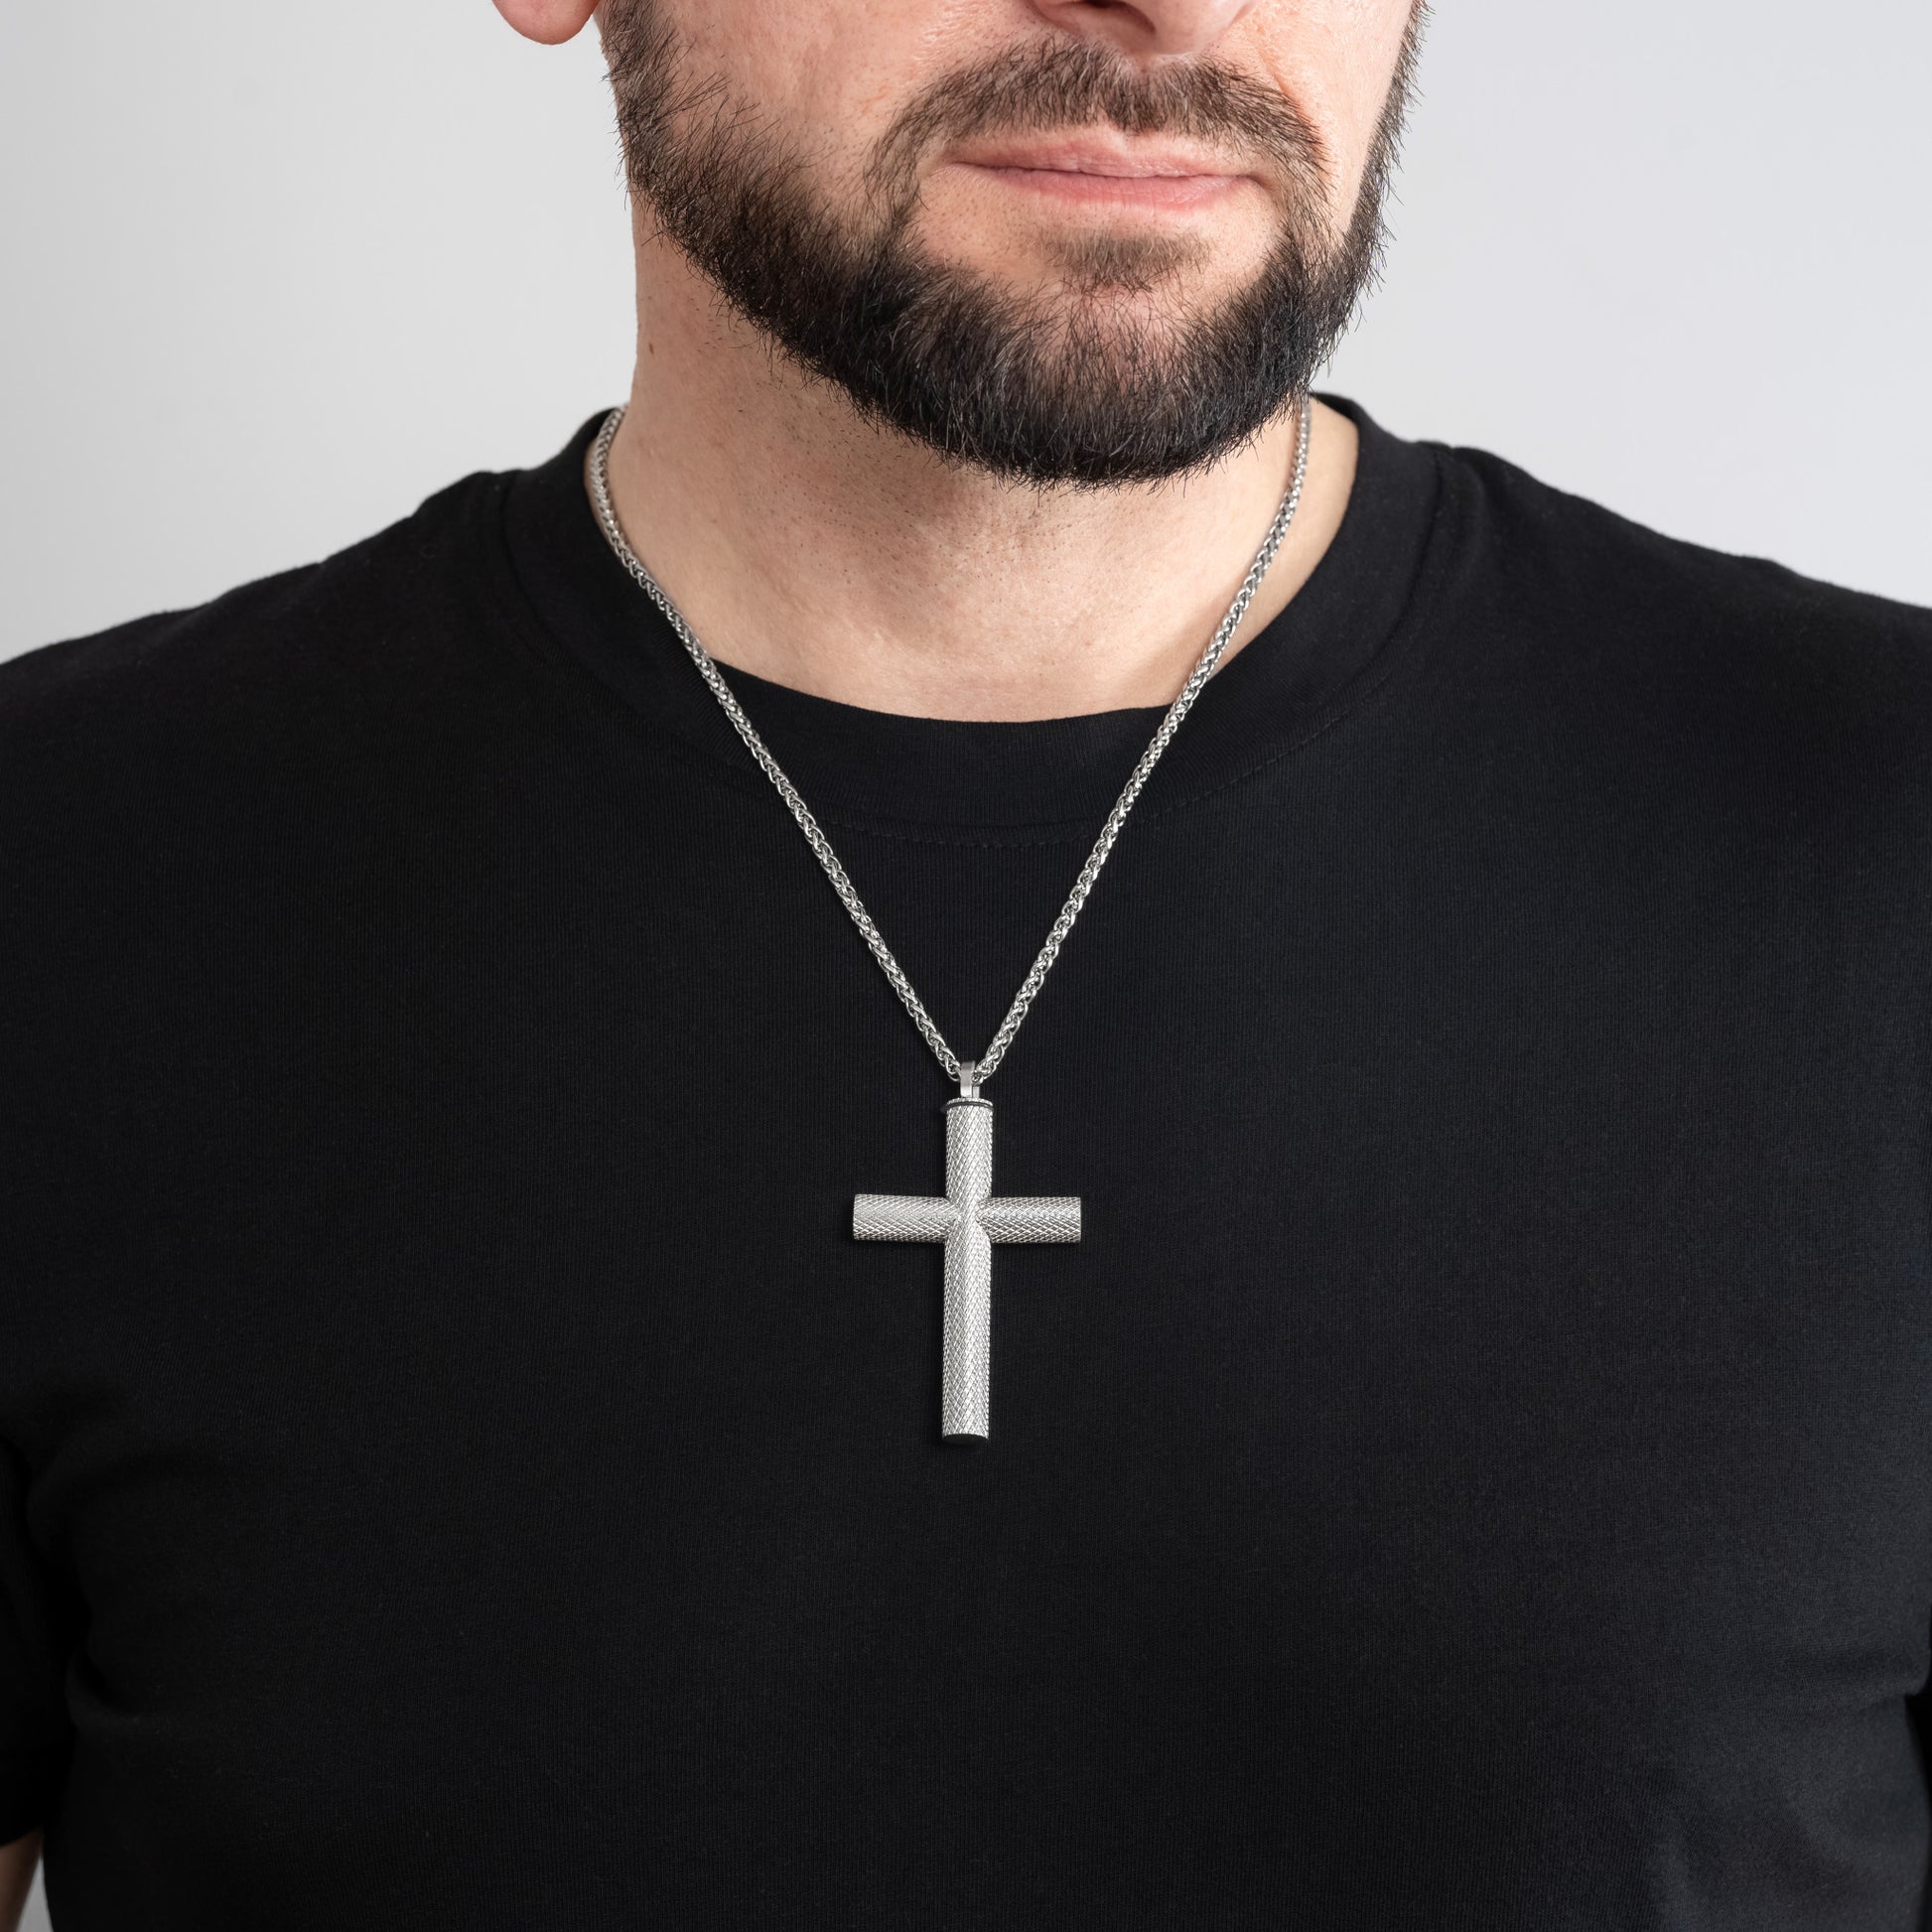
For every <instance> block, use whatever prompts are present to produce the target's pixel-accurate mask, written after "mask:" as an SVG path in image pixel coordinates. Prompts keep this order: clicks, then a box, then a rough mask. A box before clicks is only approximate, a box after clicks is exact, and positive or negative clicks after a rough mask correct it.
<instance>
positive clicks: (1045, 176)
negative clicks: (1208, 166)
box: [969, 163, 1246, 209]
mask: <svg viewBox="0 0 1932 1932" xmlns="http://www.w3.org/2000/svg"><path fill="white" fill-rule="evenodd" d="M969 165H971V166H972V167H973V170H974V172H975V173H976V174H981V175H987V176H990V177H991V178H992V179H993V180H995V181H1001V182H1005V183H1007V184H1008V185H1009V186H1010V187H1013V188H1021V189H1025V190H1026V191H1027V192H1028V193H1029V194H1034V195H1039V196H1043V197H1044V198H1045V199H1046V200H1047V201H1051V202H1066V203H1071V204H1073V205H1075V206H1077V207H1119V208H1150V209H1165V208H1173V209H1186V208H1195V207H1206V206H1207V205H1208V204H1210V203H1213V202H1217V201H1219V200H1220V199H1221V198H1222V197H1223V196H1225V195H1227V194H1230V193H1231V192H1232V191H1233V190H1234V189H1235V188H1237V187H1238V186H1239V185H1240V184H1241V183H1242V182H1243V181H1244V180H1245V179H1246V177H1245V176H1242V175H1090V174H1085V173H1081V172H1078V171H1076V170H1074V169H1071V168H1003V167H988V166H985V165H983V164H977V163H975V164H969Z"/></svg>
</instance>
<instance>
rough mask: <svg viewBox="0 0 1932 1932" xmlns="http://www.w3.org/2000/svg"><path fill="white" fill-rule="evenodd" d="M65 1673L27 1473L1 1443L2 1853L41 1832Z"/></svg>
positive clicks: (60, 1729)
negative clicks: (36, 1545) (31, 1532)
mask: <svg viewBox="0 0 1932 1932" xmlns="http://www.w3.org/2000/svg"><path fill="white" fill-rule="evenodd" d="M64 1682H65V1669H64V1665H63V1659H62V1652H61V1646H60V1642H59V1637H58V1621H57V1618H56V1614H55V1591H54V1589H53V1587H52V1581H51V1579H50V1578H49V1576H48V1574H47V1571H46V1566H45V1565H44V1564H43V1563H42V1562H41V1561H40V1559H39V1558H38V1556H36V1554H35V1552H34V1549H33V1546H32V1543H31V1542H30V1541H29V1538H28V1535H27V1468H26V1464H25V1463H24V1462H23V1461H22V1459H21V1457H20V1456H19V1454H18V1453H17V1452H16V1451H15V1450H14V1449H13V1448H12V1447H11V1446H10V1445H8V1444H6V1443H0V1845H10V1844H12V1843H13V1841H14V1840H15V1839H17V1838H20V1837H22V1836H23V1835H24V1834H26V1833H28V1832H31V1831H32V1830H33V1829H34V1827H35V1826H36V1825H40V1824H44V1823H45V1822H46V1820H47V1818H48V1816H49V1815H50V1813H51V1812H52V1811H53V1808H54V1799H55V1794H56V1792H57V1789H58V1787H59V1781H60V1778H61V1775H62V1772H63V1769H64V1767H65V1764H66V1761H67V1756H68V1750H69V1725H68V1716H67V1699H66V1695H65V1692H64V1689H63V1685H64Z"/></svg>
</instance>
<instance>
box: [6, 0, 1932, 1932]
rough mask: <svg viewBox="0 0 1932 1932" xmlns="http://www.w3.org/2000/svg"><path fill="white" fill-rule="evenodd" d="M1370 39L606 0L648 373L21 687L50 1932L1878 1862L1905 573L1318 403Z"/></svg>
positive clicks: (16, 950)
mask: <svg viewBox="0 0 1932 1932" xmlns="http://www.w3.org/2000/svg"><path fill="white" fill-rule="evenodd" d="M497 4H498V6H499V9H500V11H501V12H502V13H503V14H504V15H505V16H506V17H507V18H508V20H509V21H510V22H511V24H512V25H513V26H515V27H517V28H518V29H520V30H521V31H522V32H523V33H525V34H527V35H529V36H531V37H532V38H535V39H538V40H548V41H557V40H562V39H566V38H568V37H569V36H570V35H572V34H574V33H577V32H579V31H581V30H583V29H584V28H586V27H587V26H588V25H589V24H590V22H591V19H592V17H593V9H592V5H591V0H497ZM1419 11H1420V10H1419V9H1416V8H1412V4H1411V0H981V4H976V5H970V6H968V5H961V4H940V3H939V0H897V4H894V5H888V4H885V3H884V0H797V3H796V4H793V5H790V6H786V7H781V8H774V7H770V6H768V5H764V4H761V3H760V0H605V4H604V6H603V7H602V8H601V9H599V10H598V12H597V26H598V30H599V31H600V32H601V33H602V35H603V37H604V45H605V49H606V53H607V57H608V61H609V65H610V69H611V75H612V80H613V84H614V87H615V89H616V97H617V102H618V108H619V120H620V126H621V134H622V139H623V148H624V154H625V157H626V162H627V167H628V173H629V179H630V183H631V186H632V190H633V200H634V206H635V210H636V230H635V234H636V253H637V299H638V353H637V362H636V377H635V382H634V386H633V388H632V390H631V393H630V396H629V398H628V402H627V405H626V406H625V407H624V408H623V409H622V410H621V411H612V412H611V413H609V414H608V415H605V414H600V415H599V416H598V417H595V418H593V419H592V420H591V421H589V422H587V423H585V424H584V425H583V426H582V428H580V429H579V430H578V431H577V432H576V433H575V435H573V436H571V437H570V438H569V440H568V441H567V442H566V443H565V444H564V446H563V447H562V449H561V450H560V451H559V452H558V454H557V455H556V456H555V457H554V459H552V460H551V461H549V462H547V463H545V464H544V465H542V466H541V467H540V468H536V469H532V470H529V471H525V472H517V473H512V474H504V475H487V476H475V477H471V478H468V479H466V480H465V481H463V482H460V483H456V484H454V485H453V486H452V487H450V488H448V489H446V490H444V491H443V492H442V493H441V494H439V495H437V496H434V497H432V498H431V499H430V500H429V501H428V502H426V503H425V504H424V505H423V506H422V508H421V509H420V510H419V511H418V512H417V513H416V514H415V515H414V516H412V517H411V518H409V519H408V520H407V521H405V522H404V523H402V524H400V525H398V526H397V527H395V528H393V529H391V530H388V531H385V532H383V533H382V534H380V535H378V536H375V537H373V538H371V539H370V540H368V541H367V542H365V543H362V544H360V545H358V546H356V547H355V548H353V549H350V550H348V551H345V553H343V554H342V555H340V556H337V557H334V558H331V559H329V560H328V561H326V562H324V563H322V564H319V565H316V566H314V567H312V568H308V569H304V570H299V571H295V572H292V573H289V574H287V575H285V576H281V577H277V578H274V579H271V580H269V581H267V582H264V583H259V584H255V585H251V586H248V587H246V588H244V589H241V590H237V591H235V592H233V593H232V594H231V595H229V596H227V597H224V598H222V599H220V600H218V601H217V602H215V603H213V604H211V605H209V606H207V607H206V608H205V609H202V610H197V611H192V612H188V613H184V614H177V615H172V616H167V617H158V618H154V619H150V620H146V621H140V622H136V623H133V624H129V625H125V626H123V627H121V628H119V629H116V630H113V631H109V632H107V633H105V634H102V635H99V636H95V637H90V638H85V639H80V640H77V641H70V642H67V643H63V644H58V645H55V646H52V647H49V648H46V649H43V650H40V651H36V652H33V653H31V654H29V655H28V656H26V657H24V658H22V659H19V660H17V661H15V662H14V663H12V664H9V665H8V666H7V667H6V668H5V670H4V671H0V828H4V839H0V903H4V905H5V906H6V908H7V913H8V920H9V929H10V930H11V932H12V933H13V934H14V936H15V943H13V944H12V945H10V946H9V947H8V948H7V949H6V953H5V958H4V964H3V965H0V989H4V991H3V992H0V1173H4V1174H5V1175H6V1177H7V1188H6V1194H5V1200H4V1206H0V1276H3V1278H4V1282H5V1298H4V1303H0V1505H3V1507H0V1580H3V1581H4V1585H5V1588H4V1592H0V1612H3V1613H0V1840H3V1841H11V1849H10V1850H9V1852H8V1853H7V1854H6V1860H7V1864H8V1870H9V1883H10V1885H11V1886H12V1888H13V1889H14V1890H15V1891H17V1890H18V1889H19V1888H21V1887H22V1886H24V1883H25V1881H26V1878H27V1875H28V1874H29V1873H30V1871H31V1869H32V1868H33V1863H34V1860H35V1858H36V1856H37V1853H38V1850H39V1848H40V1846H41V1843H42V1841H43V1838H44V1843H45V1851H46V1862H47V1872H48V1878H49V1889H50V1897H51V1900H52V1905H53V1911H54V1916H55V1919H56V1922H57V1924H58V1925H59V1927H60V1928H61V1932H105V1928H109V1927H113V1928H121V1927H130V1926H137V1925H138V1926H141V1927H149V1928H184V1932H186V1929H187V1928H193V1929H194V1932H212V1929H214V1928H225V1927H237V1928H239V1927H264V1926H273V1927H276V1928H282V1929H283V1932H297V1929H299V1928H307V1927H316V1928H324V1927H327V1928H332V1932H333V1928H338V1927H341V1926H343V1925H346V1924H362V1925H372V1926H384V1927H387V1926H398V1927H400V1926H407V1927H450V1928H456V1927H461V1928H464V1929H465V1932H478V1929H479V1928H486V1927H496V1926H501V1927H510V1926H525V1925H530V1924H547V1925H558V1926H568V1927H571V1928H573V1932H580V1929H588V1928H601V1927H612V1928H616V1927H634V1926H664V1927H679V1928H713V1927H716V1928H726V1927H730V1928H744V1927H755V1926H757V1927H762V1926H812V1927H819V1926H823V1927H828V1928H838V1932H863V1929H865V1928H882V1929H884V1928H893V1929H894V1932H898V1929H899V1928H904V1927H910V1926H919V1927H927V1928H935V1929H936V1932H996V1929H998V1932H1006V1929H1007V1928H1039V1929H1040V1932H1044V1929H1045V1928H1053V1932H1063V1929H1064V1928H1090V1927H1091V1928H1099V1927H1107V1928H1115V1927H1121V1926H1145V1927H1160V1928H1170V1927H1173V1928H1178V1927H1186V1928H1190V1929H1191V1928H1199V1927H1220V1928H1227V1929H1228V1932H1236V1929H1237V1928H1239V1929H1242V1932H1246V1929H1248V1928H1254V1929H1255V1932H1260V1929H1261V1928H1269V1929H1270V1932H1272V1929H1273V1928H1279V1927H1284V1926H1309V1927H1319V1928H1376V1929H1377V1932H1388V1929H1389V1928H1394V1927H1412V1926H1414V1927H1431V1928H1467V1929H1468V1932H1477V1929H1478V1928H1479V1929H1480V1932H1505V1929H1506V1928H1522V1932H1565V1929H1566V1928H1576V1929H1577V1932H1584V1929H1585V1928H1588V1929H1589V1932H1612V1929H1615V1932H1624V1929H1626V1928H1628V1929H1635V1928H1657V1929H1658V1932H1662V1928H1671V1932H1692V1929H1693V1928H1696V1929H1697V1932H1716V1929H1717V1928H1736V1929H1737V1932H1775V1929H1776V1928H1791V1929H1793V1932H1798V1929H1802V1932H1825V1928H1828V1927H1829V1928H1858V1929H1859V1932H1906V1928H1908V1927H1915V1926H1917V1925H1918V1924H1919V1922H1920V1912H1921V1905H1922V1902H1923V1898H1924V1894H1925V1890H1926V1866H1927V1844H1928V1836H1927V1809H1928V1808H1927V1798H1926V1782H1925V1777H1924V1774H1923V1771H1922V1767H1921V1758H1920V1755H1919V1746H1918V1743H1917V1734H1916V1726H1915V1720H1916V1718H1917V1715H1918V1713H1919V1711H1920V1709H1921V1705H1920V1702H1919V1694H1920V1691H1921V1687H1922V1685H1923V1684H1924V1681H1925V1678H1926V1668H1927V1636H1928V1626H1929V1625H1932V1210H1929V1207H1928V1177H1929V1174H1932V1163H1929V1161H1928V1156H1929V1155H1932V1147H1929V1145H1928V1122H1932V1028H1929V1027H1928V1023H1927V1014H1928V1005H1927V990H1928V985H1932V761H1928V759H1927V758H1926V756H1925V747H1926V744H1927V742H1928V735H1932V618H1929V617H1928V614H1926V613H1924V612H1919V611H1914V610H1910V609H1907V608H1904V607H1901V606H1898V605H1895V604H1888V603H1885V602H1882V601H1879V600H1877V599H1873V598H1868V597H1862V596H1856V595H1853V594H1851V593H1848V592H1843V591H1838V590H1833V589H1829V588H1826V587H1823V586H1821V585H1818V584H1815V583H1810V582H1807V581H1804V580H1803V579H1800V578H1798V577H1795V576H1793V575H1791V574H1790V573H1789V572H1787V571H1784V570H1782V569H1779V568H1777V567H1776V566H1774V565H1771V564H1768V563H1764V562H1757V561H1749V560H1743V559H1738V558H1732V557H1726V556H1722V555H1719V554H1716V553H1714V552H1711V551H1708V550H1702V549H1698V548H1694V547H1692V546H1689V545H1686V544H1683V543H1678V542H1674V541H1671V540H1668V539H1666V538H1664V537H1661V536H1657V535H1654V534H1652V533H1650V532H1648V531H1645V530H1643V529H1640V528H1637V527H1635V526H1633V525H1631V524H1629V523H1627V522H1625V521H1623V520H1621V519H1620V518H1618V517H1616V516H1613V515H1611V514H1610V513H1608V512H1607V511H1605V510H1602V509H1600V508H1597V507H1595V506H1593V505H1591V504H1589V503H1587V502H1584V501H1581V500H1579V499H1577V498H1575V497H1572V496H1567V495H1564V494H1562V493H1560V492H1558V491H1556V490H1554V489H1551V488H1548V487H1546V486H1544V485H1543V484H1541V483H1536V482H1535V481H1533V480H1532V479H1530V478H1528V477H1526V476H1525V475H1523V474H1522V473H1521V472H1520V471H1519V470H1516V469H1514V468H1512V467H1511V466H1510V465H1508V464H1507V463H1504V462H1502V461H1499V460H1498V459H1496V458H1494V457H1491V456H1486V455H1483V454H1480V453H1477V452H1471V451H1466V450H1454V449H1449V448H1445V447H1440V446H1435V445H1422V444H1415V443H1408V442H1404V441H1402V440H1400V439H1398V438H1396V437H1394V436H1393V435H1391V434H1389V433H1388V432H1387V431H1385V430H1383V429H1381V428H1379V427H1378V426H1377V425H1376V423H1375V422H1374V421H1373V420H1372V419H1371V418H1370V416H1369V415H1368V414H1367V413H1365V412H1364V411H1363V410H1362V409H1361V408H1360V407H1359V406H1358V405H1356V404H1355V403H1353V402H1349V401H1344V400H1342V399H1340V398H1335V397H1327V398H1324V399H1322V400H1315V399H1314V397H1313V395H1312V389H1311V385H1312V383H1313V381H1314V379H1315V376H1316V373H1317V371H1318V369H1319V368H1320V366H1321V364H1322V363H1323V361H1324V359H1325V357H1326V355H1327V354H1328V351H1329V350H1330V348H1331V347H1332V345H1333V344H1334V342H1335V340H1336V338H1337V336H1338V334H1339V333H1340V332H1341V331H1342V329H1343V328H1344V327H1345V325H1346V323H1347V321H1348V319H1349V317H1350V315H1351V313H1352V311H1353V309H1354V307H1355V304H1356V301H1357V299H1358V297H1359V296H1360V295H1361V293H1362V291H1363V289H1364V287H1365V285H1366V283H1367V282H1368V280H1369V279H1370V277H1371V275H1372V272H1373V268H1374V264H1375V261H1376V258H1377V252H1378V247H1379V244H1380V238H1381V234H1382V226H1381V206H1382V200H1383V195H1384V191H1385V188H1386V186H1387V182H1388V177H1389V173H1390V169H1391V165H1392V159H1393V156H1394V153H1395V149H1396V143H1397V135H1398V130H1399V126H1400V123H1401V118H1402V107H1403V101H1404V97H1405V94H1406V91H1407V89H1408V86H1409V83H1410V75H1411V69H1412V65H1413V61H1414V58H1415V52H1416V45H1417V36H1418V19H1417V13H1418V12H1419ZM1579 406H1580V407H1584V406H1587V398H1584V397H1580V398H1579ZM996 1120H997V1134H996Z"/></svg>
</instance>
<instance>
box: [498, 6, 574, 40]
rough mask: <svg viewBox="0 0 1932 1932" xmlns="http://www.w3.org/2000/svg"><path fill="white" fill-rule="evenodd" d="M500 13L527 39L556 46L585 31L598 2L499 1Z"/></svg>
mask: <svg viewBox="0 0 1932 1932" xmlns="http://www.w3.org/2000/svg"><path fill="white" fill-rule="evenodd" d="M496 11H497V12H498V13H499V14H501V15H502V16H503V18H504V19H505V20H507V21H508V22H509V24H510V25H511V26H512V27H514V28H515V29H516V31H517V32H518V33H519V34H521V35H522V36H523V37H524V38H525V39H526V40H533V41H541V42H543V44H544V45H545V46H546V47H555V46H556V45H557V44H558V43H559V42H560V41H567V40H573V39H575V38H576V36H577V35H579V34H581V33H582V32H583V31H584V25H585V23H586V22H587V21H588V20H589V19H590V17H591V15H592V14H594V13H596V11H597V0H496Z"/></svg>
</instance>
